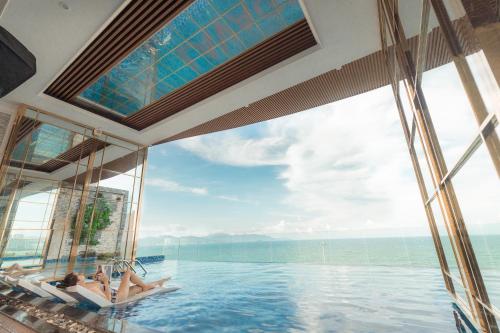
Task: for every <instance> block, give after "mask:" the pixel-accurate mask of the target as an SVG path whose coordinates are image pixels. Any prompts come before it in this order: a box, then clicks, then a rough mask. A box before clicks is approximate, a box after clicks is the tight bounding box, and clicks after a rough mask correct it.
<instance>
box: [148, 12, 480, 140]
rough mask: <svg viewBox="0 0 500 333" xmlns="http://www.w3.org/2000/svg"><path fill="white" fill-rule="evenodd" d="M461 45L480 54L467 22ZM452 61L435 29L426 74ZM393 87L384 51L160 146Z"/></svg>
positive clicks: (461, 26) (461, 28)
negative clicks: (387, 70) (472, 41)
mask: <svg viewBox="0 0 500 333" xmlns="http://www.w3.org/2000/svg"><path fill="white" fill-rule="evenodd" d="M454 25H455V27H456V29H457V33H458V35H459V40H460V44H461V45H462V46H463V48H464V52H465V53H466V54H471V53H473V52H476V51H478V47H477V45H471V44H470V43H469V42H470V41H471V40H473V38H471V37H470V26H469V25H468V22H467V21H466V19H465V18H462V19H459V20H457V21H455V22H454ZM408 42H409V47H410V50H411V53H412V54H413V55H416V51H417V46H418V37H413V38H410V39H409V41H408ZM450 61H452V58H451V56H450V54H449V52H448V49H447V46H446V42H445V40H444V38H443V36H442V33H441V31H440V29H439V28H435V29H433V30H432V31H431V32H430V33H429V36H428V53H427V59H426V70H429V69H432V68H436V67H439V66H441V65H444V64H447V63H449V62H450ZM388 84H389V79H388V77H387V73H386V70H385V61H384V57H383V54H382V52H381V51H379V52H375V53H372V54H370V55H368V56H366V57H363V58H360V59H358V60H355V61H353V62H351V63H348V64H346V65H344V66H342V68H341V69H334V70H331V71H329V72H326V73H324V74H321V75H319V76H317V77H314V78H312V79H310V80H307V81H304V82H302V83H300V84H298V85H295V86H293V87H290V88H288V89H285V90H283V91H280V92H278V93H276V94H274V95H271V96H269V97H266V98H264V99H262V100H260V101H257V102H255V103H252V104H250V105H249V106H248V107H243V108H240V109H237V110H234V111H232V112H230V113H227V114H225V115H223V116H220V117H218V118H215V119H213V120H210V121H208V122H206V123H203V124H201V125H198V126H196V127H193V128H191V129H188V130H186V131H183V132H181V133H179V134H176V135H174V136H171V137H169V138H166V139H164V140H161V141H159V142H157V143H156V144H161V143H164V142H168V141H174V140H179V139H183V138H188V137H192V136H197V135H202V134H208V133H212V132H217V131H223V130H227V129H231V128H237V127H241V126H245V125H249V124H253V123H257V122H261V121H265V120H270V119H274V118H278V117H283V116H286V115H290V114H293V113H296V112H300V111H304V110H308V109H312V108H315V107H318V106H321V105H324V104H328V103H332V102H335V101H339V100H341V99H345V98H348V97H352V96H355V95H358V94H362V93H365V92H368V91H370V90H373V89H377V88H380V87H383V86H385V85H388Z"/></svg>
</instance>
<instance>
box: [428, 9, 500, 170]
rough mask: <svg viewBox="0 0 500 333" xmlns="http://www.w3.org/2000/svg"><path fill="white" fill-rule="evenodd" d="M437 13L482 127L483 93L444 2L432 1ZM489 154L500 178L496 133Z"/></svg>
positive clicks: (499, 145)
mask: <svg viewBox="0 0 500 333" xmlns="http://www.w3.org/2000/svg"><path fill="white" fill-rule="evenodd" d="M430 1H431V2H432V6H433V8H434V12H435V13H436V16H437V19H438V21H439V25H440V27H441V30H442V32H443V36H444V39H445V41H446V45H447V46H448V50H449V52H450V53H451V56H452V59H453V63H454V64H455V68H456V69H457V72H458V75H459V77H460V81H461V82H462V86H463V88H464V90H465V93H466V94H467V97H468V99H469V102H470V104H471V106H472V111H473V114H474V117H475V118H476V121H477V123H478V126H481V125H482V123H483V122H484V120H485V119H486V118H487V117H488V110H487V108H486V104H485V103H484V101H483V98H482V96H481V92H480V91H479V88H478V86H477V84H476V80H475V79H474V75H473V74H472V71H471V69H470V67H469V64H468V63H467V60H466V59H465V54H464V52H463V49H462V46H461V45H460V42H459V40H458V36H457V34H456V32H455V29H454V28H453V25H452V23H451V20H450V17H449V15H448V12H447V11H446V7H445V5H444V3H443V1H442V0H430ZM498 112H499V106H498V105H496V111H495V113H498ZM485 144H486V147H487V149H488V153H489V155H490V158H491V160H492V162H493V165H494V167H495V170H496V172H497V175H498V176H499V177H500V140H499V139H498V136H497V134H496V133H491V135H490V136H489V137H488V138H487V139H486V140H485Z"/></svg>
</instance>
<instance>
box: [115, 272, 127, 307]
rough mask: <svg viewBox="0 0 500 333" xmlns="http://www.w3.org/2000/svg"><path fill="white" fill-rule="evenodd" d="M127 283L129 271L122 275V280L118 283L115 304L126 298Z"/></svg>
mask: <svg viewBox="0 0 500 333" xmlns="http://www.w3.org/2000/svg"><path fill="white" fill-rule="evenodd" d="M129 282H130V271H128V270H127V271H125V272H124V273H123V276H122V280H121V281H120V286H119V287H118V291H117V292H116V301H117V302H121V301H123V300H126V299H127V298H128V294H129V287H128V285H129Z"/></svg>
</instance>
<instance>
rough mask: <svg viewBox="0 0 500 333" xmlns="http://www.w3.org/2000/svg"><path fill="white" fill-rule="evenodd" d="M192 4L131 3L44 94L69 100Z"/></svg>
mask: <svg viewBox="0 0 500 333" xmlns="http://www.w3.org/2000/svg"><path fill="white" fill-rule="evenodd" d="M192 2H193V0H170V1H168V0H163V1H158V0H134V1H131V2H130V4H129V5H128V6H127V7H125V8H124V9H123V10H122V11H121V12H120V13H119V14H118V16H117V17H116V18H115V19H114V20H113V21H112V22H111V23H110V24H109V25H108V26H107V27H106V29H104V31H103V32H102V33H101V34H99V36H97V38H96V39H94V41H93V42H92V43H91V44H90V45H89V46H88V47H87V48H86V49H85V50H84V51H83V52H82V53H81V54H80V55H79V56H78V57H77V58H76V60H75V61H74V62H73V63H72V64H71V65H70V66H69V67H68V68H67V69H66V70H65V71H64V72H63V73H62V74H61V75H60V76H59V77H58V78H57V79H56V80H55V81H54V82H53V83H52V84H51V85H50V86H49V87H48V88H47V90H46V91H45V93H46V94H48V95H51V96H53V97H55V98H59V99H62V100H65V101H69V100H71V99H72V98H73V97H74V96H76V95H77V94H79V93H80V92H82V91H83V90H84V89H85V88H86V87H87V86H89V85H90V84H91V83H92V82H94V81H95V80H97V79H98V78H99V77H100V76H101V75H102V73H104V72H106V71H108V70H109V69H111V68H112V67H113V66H114V65H116V64H117V63H118V62H120V61H121V60H122V59H123V58H124V57H125V56H127V55H128V54H129V53H130V52H131V51H133V50H134V49H135V48H137V47H138V46H139V45H140V44H141V43H142V42H144V41H145V40H147V39H148V38H149V37H150V36H151V35H152V34H153V33H154V32H156V31H157V30H158V29H159V28H160V27H162V26H164V25H165V24H166V23H167V22H169V21H170V20H171V19H172V18H173V17H175V16H176V15H177V14H178V13H179V12H181V11H182V10H183V9H184V8H186V7H187V6H188V5H189V4H191V3H192Z"/></svg>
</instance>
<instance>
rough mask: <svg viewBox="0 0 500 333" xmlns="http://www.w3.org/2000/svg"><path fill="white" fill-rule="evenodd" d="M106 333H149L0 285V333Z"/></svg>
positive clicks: (137, 327)
mask: <svg viewBox="0 0 500 333" xmlns="http://www.w3.org/2000/svg"><path fill="white" fill-rule="evenodd" d="M3 332H41V333H52V332H89V333H90V332H106V333H152V332H157V331H154V330H151V329H149V328H144V327H140V326H138V325H135V324H132V323H130V322H128V321H126V320H120V319H115V318H109V317H106V316H103V315H100V314H97V313H95V312H92V311H88V310H84V309H81V308H77V307H74V306H72V305H67V304H63V303H57V302H54V301H51V300H48V299H44V298H41V297H38V296H35V295H31V294H28V293H25V292H21V291H17V290H14V289H12V288H11V287H10V286H8V285H6V284H4V283H0V333H3Z"/></svg>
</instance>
